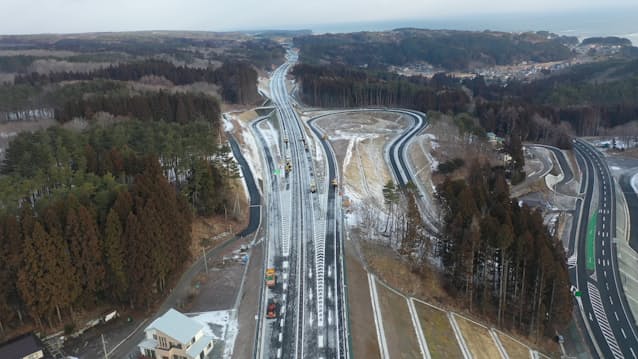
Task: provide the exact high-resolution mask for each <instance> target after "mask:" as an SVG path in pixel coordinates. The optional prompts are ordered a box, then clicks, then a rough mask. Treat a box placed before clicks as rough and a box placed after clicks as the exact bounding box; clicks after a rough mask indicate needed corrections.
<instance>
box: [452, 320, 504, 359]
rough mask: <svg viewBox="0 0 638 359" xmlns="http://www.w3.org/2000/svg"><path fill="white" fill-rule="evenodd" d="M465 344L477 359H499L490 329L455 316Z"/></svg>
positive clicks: (499, 355)
mask: <svg viewBox="0 0 638 359" xmlns="http://www.w3.org/2000/svg"><path fill="white" fill-rule="evenodd" d="M455 318H456V322H457V323H458V325H459V328H460V329H461V333H462V334H463V338H464V339H465V343H466V344H467V347H468V349H469V350H470V352H471V353H472V356H473V357H474V358H475V359H498V358H500V357H501V353H500V352H499V351H498V348H497V347H496V344H495V343H494V340H493V339H492V337H491V336H490V333H489V331H488V329H487V328H486V327H484V326H481V325H478V324H476V323H474V322H471V321H469V320H467V319H465V318H463V317H461V316H458V315H457V316H455Z"/></svg>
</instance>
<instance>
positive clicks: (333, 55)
mask: <svg viewBox="0 0 638 359" xmlns="http://www.w3.org/2000/svg"><path fill="white" fill-rule="evenodd" d="M577 41H578V40H576V39H575V38H571V37H559V36H555V35H551V34H548V33H546V32H541V33H523V34H512V33H504V32H492V31H483V32H470V31H450V30H421V29H397V30H393V31H386V32H357V33H348V34H324V35H315V36H299V37H295V38H294V43H295V46H297V47H298V48H299V49H300V50H301V51H300V56H301V61H302V62H305V63H324V62H328V63H333V64H344V65H350V66H358V67H372V68H384V69H385V68H386V67H387V66H389V65H394V66H404V65H407V64H413V63H419V62H427V63H429V64H431V65H433V66H436V67H439V68H442V69H446V70H468V69H472V68H476V67H484V66H490V65H509V64H515V63H519V62H521V61H535V62H546V61H556V60H565V59H568V58H570V57H571V56H572V53H571V51H570V49H569V48H568V46H567V45H568V44H574V43H577Z"/></svg>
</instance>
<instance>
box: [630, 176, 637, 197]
mask: <svg viewBox="0 0 638 359" xmlns="http://www.w3.org/2000/svg"><path fill="white" fill-rule="evenodd" d="M631 188H633V189H634V192H636V193H638V173H636V174H635V175H633V176H631Z"/></svg>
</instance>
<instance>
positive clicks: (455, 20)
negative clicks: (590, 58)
mask: <svg viewBox="0 0 638 359" xmlns="http://www.w3.org/2000/svg"><path fill="white" fill-rule="evenodd" d="M637 14H638V6H636V7H631V8H620V9H619V8H616V9H596V10H578V11H571V12H557V13H552V12H537V13H525V14H521V13H517V14H498V15H484V14H481V15H476V16H462V17H442V18H421V19H404V20H393V21H371V22H353V23H340V24H321V25H310V26H307V28H310V29H311V30H312V31H313V33H316V34H322V33H342V32H357V31H383V30H392V29H397V28H403V27H416V28H423V29H433V30H435V29H445V30H470V31H483V30H495V31H506V32H525V31H541V30H546V31H550V32H553V33H556V34H559V35H568V36H576V37H578V38H579V39H580V40H582V39H584V38H587V37H593V36H619V37H624V38H627V39H629V40H631V41H632V43H633V45H634V46H638V15H637Z"/></svg>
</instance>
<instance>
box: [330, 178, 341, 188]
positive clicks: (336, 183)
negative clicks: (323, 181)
mask: <svg viewBox="0 0 638 359" xmlns="http://www.w3.org/2000/svg"><path fill="white" fill-rule="evenodd" d="M331 183H332V187H337V186H338V185H339V183H338V182H337V179H336V178H333V179H332V182H331Z"/></svg>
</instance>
